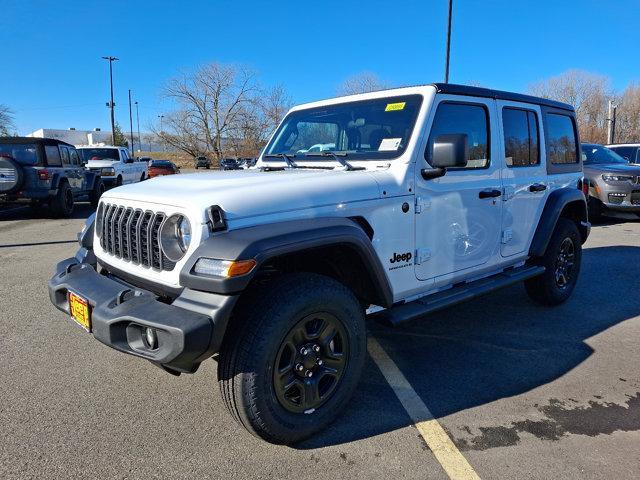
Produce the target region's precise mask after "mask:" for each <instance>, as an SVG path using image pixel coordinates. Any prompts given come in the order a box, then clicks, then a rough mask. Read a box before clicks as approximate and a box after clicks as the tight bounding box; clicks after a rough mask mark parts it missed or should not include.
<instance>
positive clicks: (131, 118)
mask: <svg viewBox="0 0 640 480" xmlns="http://www.w3.org/2000/svg"><path fill="white" fill-rule="evenodd" d="M129 132H130V133H131V156H132V157H133V111H132V110H131V89H129Z"/></svg>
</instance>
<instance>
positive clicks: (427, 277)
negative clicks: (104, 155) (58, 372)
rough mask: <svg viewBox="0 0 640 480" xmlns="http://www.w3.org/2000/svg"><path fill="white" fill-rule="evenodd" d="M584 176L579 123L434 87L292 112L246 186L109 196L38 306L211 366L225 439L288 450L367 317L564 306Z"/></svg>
mask: <svg viewBox="0 0 640 480" xmlns="http://www.w3.org/2000/svg"><path fill="white" fill-rule="evenodd" d="M318 144H322V145H327V144H333V145H334V148H332V149H330V150H324V151H321V152H309V151H308V150H309V149H310V147H312V146H314V145H318ZM300 151H305V153H298V152H300ZM580 162H581V155H580V142H579V141H578V135H577V129H576V122H575V114H574V110H573V108H572V107H571V106H570V105H565V104H561V103H557V102H553V101H550V100H544V99H541V98H534V97H529V96H524V95H519V94H513V93H506V92H499V91H493V90H487V89H483V88H473V87H465V86H459V85H450V84H434V85H425V86H417V87H409V88H399V89H394V90H387V91H379V92H373V93H367V94H362V95H354V96H349V97H342V98H336V99H331V100H325V101H321V102H316V103H311V104H307V105H302V106H299V107H295V108H293V109H292V110H291V111H290V112H289V113H288V114H287V116H286V117H285V119H284V120H283V122H282V123H281V125H280V126H279V127H278V129H277V130H276V132H275V133H274V135H273V136H272V138H271V139H270V141H269V143H268V145H267V146H266V148H265V149H264V152H263V154H262V155H261V157H260V159H259V161H258V163H257V167H256V168H255V169H252V170H249V171H246V170H245V171H224V172H211V173H205V174H193V175H178V176H171V177H164V178H159V179H157V180H155V181H154V182H151V183H147V182H145V183H140V184H135V185H127V186H124V187H120V188H116V189H114V190H111V191H108V192H107V193H105V194H104V195H103V196H102V198H101V201H100V204H99V206H98V209H97V212H96V214H95V216H91V217H90V218H89V219H88V221H87V224H86V227H85V228H84V230H83V231H82V232H81V234H80V235H79V242H80V246H81V248H80V249H79V250H78V253H77V254H76V256H75V257H74V258H70V259H67V260H65V261H63V262H61V263H59V264H58V266H57V269H56V273H55V275H54V276H53V278H52V279H51V280H50V282H49V292H50V296H51V301H52V302H53V303H54V305H55V306H56V307H57V308H59V309H60V310H62V311H64V312H66V313H68V314H70V315H71V316H72V317H73V318H74V319H75V320H76V322H78V323H79V324H80V325H81V326H83V327H84V328H85V329H86V330H87V331H89V332H91V333H92V334H93V335H94V337H95V338H96V339H98V340H99V341H100V342H102V343H105V344H106V345H109V346H110V347H112V348H115V349H117V350H120V351H122V352H125V353H129V354H131V355H135V356H138V357H142V358H145V359H148V360H150V361H151V362H153V363H155V364H157V365H159V366H161V367H162V368H164V369H165V370H167V371H168V372H171V373H175V374H179V373H181V372H188V373H191V372H195V371H196V369H197V368H198V366H199V365H200V363H201V362H203V361H204V360H206V359H208V358H210V357H213V356H216V357H217V360H218V381H219V384H220V388H221V391H222V397H223V399H224V402H225V403H226V406H227V408H228V409H229V411H230V412H231V414H232V415H233V416H234V417H235V418H236V420H237V421H238V422H240V423H241V424H242V425H243V426H244V427H246V428H247V429H248V430H249V431H251V432H252V433H254V434H255V435H258V436H260V437H262V438H264V439H266V440H268V441H271V442H277V443H294V442H296V441H299V440H301V439H303V438H305V437H308V436H309V435H311V434H312V433H314V432H316V431H318V430H319V429H321V428H323V427H325V426H326V425H327V424H328V423H329V422H331V421H332V420H333V419H334V418H335V417H336V416H337V415H338V414H339V413H340V412H341V411H342V410H343V409H344V408H345V405H346V403H347V402H348V400H349V397H350V396H351V394H352V392H353V391H354V389H355V387H356V384H357V382H358V378H359V375H360V371H361V370H362V367H363V363H364V360H365V356H366V342H365V337H366V334H365V319H366V318H367V317H379V318H381V319H385V320H386V321H387V322H389V323H391V324H399V323H401V322H404V321H408V320H413V319H416V318H418V317H423V316H425V315H427V314H429V313H430V312H433V311H435V310H437V309H440V308H443V307H447V306H450V305H453V304H456V303H459V302H461V301H464V300H467V299H470V298H473V297H476V296H478V295H481V294H484V293H487V292H489V291H492V290H494V289H496V288H499V287H503V286H506V285H510V284H513V283H515V282H520V281H524V282H525V286H526V290H527V292H528V293H529V295H530V296H531V298H533V299H534V300H536V301H537V302H540V303H542V304H546V305H556V304H559V303H561V302H563V301H565V300H566V299H567V298H568V297H569V296H570V295H571V293H572V291H573V289H574V287H575V285H576V280H577V278H578V274H579V271H580V261H581V251H582V250H581V248H582V244H583V243H584V241H585V240H586V238H587V236H588V234H589V230H590V224H589V223H588V220H587V206H586V200H585V188H588V185H585V182H583V179H582V165H581V163H580Z"/></svg>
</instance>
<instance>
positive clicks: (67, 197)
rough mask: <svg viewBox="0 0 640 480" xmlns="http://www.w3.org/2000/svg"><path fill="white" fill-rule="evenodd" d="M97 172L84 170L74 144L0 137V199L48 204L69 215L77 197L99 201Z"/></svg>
mask: <svg viewBox="0 0 640 480" xmlns="http://www.w3.org/2000/svg"><path fill="white" fill-rule="evenodd" d="M104 189H105V187H104V183H103V182H102V180H101V179H100V176H99V175H96V174H95V173H93V172H87V171H86V170H85V168H84V165H83V163H82V160H81V159H80V156H79V155H78V152H77V150H76V148H75V147H74V146H73V145H70V144H68V143H65V142H62V141H60V140H54V139H50V138H33V137H0V201H3V202H14V201H29V203H30V204H31V205H33V206H39V205H41V204H44V203H48V204H49V208H50V209H51V212H52V213H53V214H54V215H55V216H60V217H68V216H70V215H71V214H72V213H73V208H74V204H75V202H76V201H78V200H89V201H90V202H91V204H92V205H93V206H96V205H97V204H98V199H99V198H100V195H102V193H103V192H104Z"/></svg>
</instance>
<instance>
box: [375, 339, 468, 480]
mask: <svg viewBox="0 0 640 480" xmlns="http://www.w3.org/2000/svg"><path fill="white" fill-rule="evenodd" d="M367 349H368V350H369V355H371V358H373V361H374V362H376V365H377V366H378V368H379V369H380V371H381V372H382V375H384V378H385V379H386V380H387V382H388V383H389V385H390V386H391V388H392V389H393V392H394V393H395V394H396V397H398V400H400V403H401V404H402V406H403V407H404V409H405V410H406V411H407V413H408V414H409V416H410V417H411V420H413V423H414V425H415V426H416V428H417V429H418V431H419V432H420V435H422V438H424V441H425V442H426V443H427V446H428V447H429V449H430V450H431V451H432V452H433V454H434V456H435V457H436V459H437V460H438V462H440V465H441V466H442V468H443V469H444V471H445V472H446V473H447V475H449V478H451V479H454V480H458V479H460V480H471V479H478V480H479V479H480V477H479V476H478V474H477V473H476V472H475V470H474V469H473V467H472V466H471V465H469V462H467V459H466V458H464V456H463V455H462V453H460V450H458V448H457V447H456V446H455V444H454V443H453V441H451V438H449V435H447V432H445V430H444V428H442V425H440V424H439V423H438V421H437V420H436V419H435V418H433V415H432V414H431V412H430V411H429V409H428V408H427V406H426V405H425V404H424V402H423V401H422V399H421V398H420V397H419V396H418V394H417V393H416V391H415V390H414V389H413V387H412V386H411V384H410V383H409V382H408V381H407V379H406V378H405V376H404V375H403V374H402V372H401V371H400V369H399V368H398V366H397V365H396V364H395V363H394V361H393V360H391V357H389V355H387V352H385V350H384V349H383V348H382V345H380V343H378V341H377V340H376V339H375V338H373V337H371V336H369V338H368V340H367Z"/></svg>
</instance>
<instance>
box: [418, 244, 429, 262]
mask: <svg viewBox="0 0 640 480" xmlns="http://www.w3.org/2000/svg"><path fill="white" fill-rule="evenodd" d="M429 260H431V250H429V249H428V248H419V249H417V250H416V265H420V264H422V263H424V262H428V261H429Z"/></svg>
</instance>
